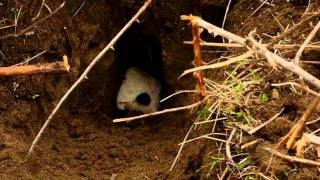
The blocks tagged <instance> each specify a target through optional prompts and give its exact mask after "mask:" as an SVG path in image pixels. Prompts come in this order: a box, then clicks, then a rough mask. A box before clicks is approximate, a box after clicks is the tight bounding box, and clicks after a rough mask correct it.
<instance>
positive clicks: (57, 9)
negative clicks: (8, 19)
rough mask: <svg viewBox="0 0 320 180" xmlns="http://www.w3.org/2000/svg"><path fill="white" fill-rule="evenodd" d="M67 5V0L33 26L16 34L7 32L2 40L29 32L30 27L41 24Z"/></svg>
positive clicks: (0, 38)
mask: <svg viewBox="0 0 320 180" xmlns="http://www.w3.org/2000/svg"><path fill="white" fill-rule="evenodd" d="M64 5H65V2H63V3H62V4H61V5H60V6H59V7H58V8H56V9H55V10H54V11H53V12H52V13H51V14H49V15H47V16H45V17H43V18H41V19H40V20H38V21H37V22H35V23H33V24H32V25H31V26H29V27H27V28H25V29H23V30H21V31H20V32H19V33H15V34H7V35H4V36H1V37H0V40H2V39H7V38H11V37H19V36H21V35H23V34H25V33H26V32H28V31H29V30H30V29H32V28H33V27H35V26H36V25H38V24H40V23H41V22H43V21H45V20H46V19H48V18H49V17H51V16H53V15H54V14H56V13H57V12H59V10H60V9H62V8H63V7H64Z"/></svg>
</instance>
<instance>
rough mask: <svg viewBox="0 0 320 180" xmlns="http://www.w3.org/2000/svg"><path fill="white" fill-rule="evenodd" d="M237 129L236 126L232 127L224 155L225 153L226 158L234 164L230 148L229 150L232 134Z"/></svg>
mask: <svg viewBox="0 0 320 180" xmlns="http://www.w3.org/2000/svg"><path fill="white" fill-rule="evenodd" d="M236 131H237V129H236V128H233V129H232V131H231V133H230V135H229V138H228V141H227V142H226V155H227V158H228V160H229V161H230V162H231V163H232V164H234V160H233V159H232V154H231V150H230V142H231V141H232V139H233V136H234V134H235V133H236Z"/></svg>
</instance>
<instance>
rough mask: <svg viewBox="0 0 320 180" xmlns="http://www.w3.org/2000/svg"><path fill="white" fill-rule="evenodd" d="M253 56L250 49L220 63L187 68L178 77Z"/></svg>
mask: <svg viewBox="0 0 320 180" xmlns="http://www.w3.org/2000/svg"><path fill="white" fill-rule="evenodd" d="M252 56H253V52H252V51H248V52H246V53H245V54H242V55H240V56H236V57H232V58H229V60H227V61H223V62H219V63H215V64H210V65H203V66H199V67H195V68H192V69H187V70H185V71H184V72H183V73H182V74H181V75H180V76H179V77H178V79H179V78H181V77H183V76H185V75H187V74H189V73H193V72H196V71H200V70H206V69H215V68H220V67H223V66H228V65H230V64H232V63H236V62H239V61H242V60H245V59H248V58H250V57H252Z"/></svg>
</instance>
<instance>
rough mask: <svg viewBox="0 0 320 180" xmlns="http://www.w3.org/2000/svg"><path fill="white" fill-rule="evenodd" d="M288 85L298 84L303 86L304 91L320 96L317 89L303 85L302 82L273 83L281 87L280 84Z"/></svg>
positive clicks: (299, 86) (300, 86) (297, 85)
mask: <svg viewBox="0 0 320 180" xmlns="http://www.w3.org/2000/svg"><path fill="white" fill-rule="evenodd" d="M286 85H290V86H296V87H298V88H301V89H303V90H304V91H306V92H308V93H310V94H312V95H314V96H318V97H320V94H319V93H317V92H316V91H314V90H312V89H310V88H309V87H308V86H303V85H301V84H298V83H296V82H284V83H274V84H271V86H274V87H279V86H286Z"/></svg>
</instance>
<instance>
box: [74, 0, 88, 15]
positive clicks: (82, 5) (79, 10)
mask: <svg viewBox="0 0 320 180" xmlns="http://www.w3.org/2000/svg"><path fill="white" fill-rule="evenodd" d="M86 2H87V1H86V0H85V1H83V2H82V4H81V6H80V7H79V8H78V10H77V11H76V12H75V13H74V14H73V15H72V17H75V16H76V15H77V14H78V13H79V11H80V10H81V9H82V7H83V6H84V4H85V3H86Z"/></svg>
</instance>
